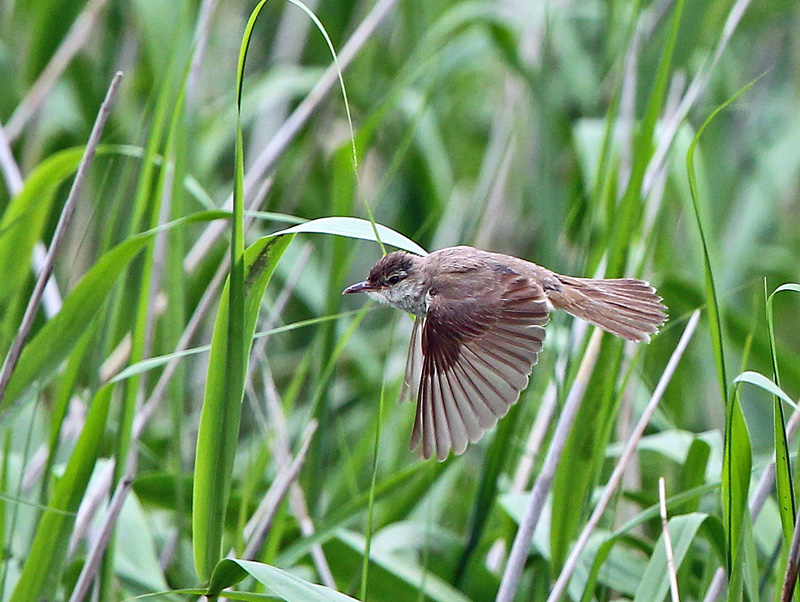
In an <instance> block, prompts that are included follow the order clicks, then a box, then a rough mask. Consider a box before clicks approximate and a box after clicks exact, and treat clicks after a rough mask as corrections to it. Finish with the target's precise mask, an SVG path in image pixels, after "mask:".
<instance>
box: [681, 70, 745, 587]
mask: <svg viewBox="0 0 800 602" xmlns="http://www.w3.org/2000/svg"><path fill="white" fill-rule="evenodd" d="M756 81H758V79H755V80H753V81H751V82H750V83H748V84H747V85H746V86H744V87H743V88H741V89H740V90H738V91H737V92H736V94H734V95H733V96H731V97H730V98H729V99H728V100H726V101H725V102H724V103H723V104H722V105H720V106H719V107H717V108H716V109H715V110H714V111H713V112H712V113H711V115H709V117H708V118H707V119H706V120H705V122H704V123H703V125H702V126H701V127H700V129H699V130H697V134H695V136H694V139H693V140H692V143H691V144H690V145H689V150H688V152H687V153H686V171H687V175H688V178H689V192H690V196H691V199H692V208H693V210H694V216H695V221H696V223H697V229H698V232H699V234H700V243H701V246H702V250H703V269H704V273H705V288H706V306H707V307H708V321H709V328H710V330H711V342H712V347H713V352H714V363H715V365H716V369H717V378H718V381H719V387H720V393H721V395H722V400H723V403H724V404H725V406H726V413H725V451H724V458H723V475H722V512H723V517H724V522H725V532H726V536H727V538H728V549H727V554H726V563H725V564H726V568H727V570H728V576H729V579H730V581H731V587H729V588H728V592H729V595H736V594H735V593H734V590H735V589H736V588H735V587H734V582H735V579H736V575H733V574H732V571H733V568H734V566H733V559H734V558H736V557H738V555H739V540H740V537H741V530H742V519H743V517H744V512H745V507H746V504H747V490H748V485H749V482H750V470H749V467H750V465H751V463H752V457H751V455H750V438H749V434H748V433H747V426H746V424H745V422H744V416H743V415H742V409H741V407H740V406H739V402H738V396H737V395H736V394H735V393H734V395H733V396H732V397H731V398H730V400H729V395H728V384H727V383H728V378H727V375H726V372H725V354H724V348H723V340H722V319H721V317H720V307H719V300H718V299H717V291H716V287H715V285H714V274H713V272H712V269H711V256H710V253H709V250H708V242H707V240H706V235H705V230H704V229H703V222H702V219H701V218H700V201H699V198H698V192H697V176H696V174H695V170H694V153H695V150H696V148H697V144H698V142H699V141H700V137H701V136H702V135H703V132H705V130H706V128H707V127H708V125H709V124H710V123H711V121H712V120H713V119H714V117H716V116H717V115H718V114H719V113H720V111H722V110H723V109H724V108H725V107H727V106H728V105H729V104H731V103H732V102H733V101H734V100H736V99H737V98H738V97H739V96H741V95H742V94H744V93H745V92H746V91H747V90H749V89H750V87H751V86H752V85H753V84H754V83H755V82H756ZM744 468H747V470H746V471H744V470H743V469H744ZM736 572H737V574H738V573H740V572H741V571H740V570H737V571H736ZM739 595H741V592H739Z"/></svg>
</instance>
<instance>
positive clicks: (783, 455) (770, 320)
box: [754, 282, 800, 550]
mask: <svg viewBox="0 0 800 602" xmlns="http://www.w3.org/2000/svg"><path fill="white" fill-rule="evenodd" d="M764 286H765V287H766V282H765V283H764ZM782 291H791V292H796V293H800V285H798V284H793V283H789V284H784V285H783V286H780V287H778V288H777V289H775V290H774V291H773V292H772V294H771V295H769V296H768V297H767V335H768V337H769V354H770V359H771V361H772V378H773V379H774V382H770V383H768V385H767V388H771V387H774V388H775V389H777V390H778V392H779V393H778V394H776V393H775V392H773V398H774V400H775V402H774V411H773V414H774V423H775V429H774V433H775V434H774V437H775V439H774V440H775V486H776V489H777V498H778V510H779V512H780V516H781V527H782V528H783V546H784V550H788V549H789V547H790V545H791V541H792V532H793V530H794V524H795V521H796V520H797V509H796V507H795V497H794V483H793V480H792V467H791V463H790V461H789V441H788V439H787V435H786V416H785V414H784V411H783V404H781V402H780V400H781V399H784V400H785V399H786V398H788V395H786V394H785V393H784V394H783V395H780V393H782V392H783V390H782V389H781V380H780V370H779V369H778V354H777V345H776V344H775V324H774V310H775V308H774V299H775V295H776V294H778V293H779V292H782ZM765 292H766V291H765ZM759 376H760V375H759ZM754 384H755V383H754ZM762 388H763V387H762Z"/></svg>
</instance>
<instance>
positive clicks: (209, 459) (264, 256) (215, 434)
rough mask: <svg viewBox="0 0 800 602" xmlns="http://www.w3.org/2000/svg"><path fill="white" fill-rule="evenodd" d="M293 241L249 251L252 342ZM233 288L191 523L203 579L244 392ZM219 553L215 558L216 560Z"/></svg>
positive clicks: (217, 539) (201, 442)
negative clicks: (234, 364) (238, 374)
mask: <svg viewBox="0 0 800 602" xmlns="http://www.w3.org/2000/svg"><path fill="white" fill-rule="evenodd" d="M291 240H292V237H291V236H281V237H278V238H274V237H265V238H262V239H260V240H259V241H257V242H256V243H255V244H253V245H252V246H250V247H249V248H248V249H247V251H246V252H245V254H244V267H245V270H246V273H247V276H246V286H247V291H246V292H247V295H246V298H245V299H243V302H244V303H243V305H244V308H243V312H242V313H243V316H244V317H245V323H244V324H243V325H242V331H243V332H242V333H241V336H242V337H244V340H246V341H247V342H248V344H249V341H250V340H252V337H253V333H254V331H255V327H256V321H257V318H258V310H259V308H260V307H261V298H262V296H263V294H264V289H265V288H266V286H267V284H268V282H269V280H270V277H271V276H272V273H273V271H274V270H275V266H276V265H277V263H278V260H279V259H280V258H281V256H282V255H283V252H284V251H285V249H286V247H287V246H288V244H289V243H290V242H291ZM229 289H230V285H229V284H226V286H225V290H224V291H223V293H222V299H221V302H220V308H219V311H218V313H217V320H216V324H215V326H214V334H213V336H212V340H211V355H210V357H209V365H208V377H207V379H206V389H205V397H204V403H203V409H202V412H201V415H200V426H199V430H198V434H197V454H196V461H195V471H194V475H195V476H194V494H193V508H192V526H193V541H194V555H195V556H194V557H195V568H196V569H197V571H198V574H199V575H200V576H201V578H202V579H208V578H209V577H210V576H211V573H212V572H213V570H214V567H215V566H216V563H217V562H218V561H219V557H220V554H221V552H222V534H223V531H224V526H225V520H224V518H225V512H226V507H227V501H228V500H227V498H228V496H229V495H230V487H231V479H232V474H231V473H232V470H233V460H234V455H235V451H236V443H237V441H238V434H239V421H240V417H241V402H242V395H243V394H244V381H243V380H242V381H241V382H240V385H239V386H240V389H239V390H238V391H231V389H230V387H231V384H230V374H229V373H228V371H227V367H228V363H227V362H228V360H227V357H228V351H229V345H228V338H229V336H230V335H229V331H228V326H227V325H228V311H229V310H228V307H229V306H228V303H227V300H228V295H229ZM245 361H246V360H245ZM226 391H227V392H230V393H232V394H235V397H234V399H230V398H229V397H226V395H225V392H226ZM234 402H236V403H234ZM231 406H233V407H231ZM215 556H216V560H215V561H214V562H213V563H212V559H214V557H215Z"/></svg>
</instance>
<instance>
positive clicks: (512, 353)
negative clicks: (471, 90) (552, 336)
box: [344, 246, 667, 461]
mask: <svg viewBox="0 0 800 602" xmlns="http://www.w3.org/2000/svg"><path fill="white" fill-rule="evenodd" d="M360 292H365V293H368V294H369V295H370V296H371V297H374V298H375V299H378V300H379V301H382V302H384V303H388V304H390V305H392V306H394V307H397V308H399V309H402V310H405V311H407V312H409V313H411V314H413V315H414V316H415V320H414V326H413V329H412V333H411V344H410V346H409V350H408V360H407V362H406V370H405V377H404V381H403V392H402V394H401V395H402V396H403V397H405V398H409V399H412V400H413V399H416V401H417V410H416V417H415V420H414V428H413V430H412V433H411V449H412V450H413V449H416V448H417V447H418V446H419V445H420V444H421V445H422V456H423V457H424V458H426V459H427V458H430V457H431V456H432V455H434V453H435V454H436V457H437V458H438V459H439V461H443V460H445V459H446V458H447V456H448V455H449V453H450V450H451V449H452V450H453V452H454V453H455V454H461V453H463V452H464V450H465V449H466V448H467V445H468V443H469V442H473V443H474V442H476V441H478V440H479V439H480V438H481V437H482V436H483V433H484V432H485V431H486V430H488V429H490V428H492V427H493V426H494V425H495V424H496V423H497V421H498V419H500V418H501V417H503V416H505V414H506V413H507V412H508V409H509V408H510V407H511V405H512V404H514V403H515V402H516V401H517V399H519V395H520V392H521V391H522V390H524V389H525V387H527V386H528V377H529V376H530V373H531V370H532V368H533V366H534V365H535V364H536V362H537V361H538V359H539V352H540V351H541V350H542V343H543V341H544V337H545V328H544V327H545V325H546V324H547V322H548V320H549V317H550V310H551V309H552V308H553V307H556V308H559V309H563V310H565V311H567V312H568V313H570V314H572V315H573V316H575V317H578V318H581V319H583V320H585V321H587V322H589V323H590V324H594V325H595V326H599V327H600V328H602V329H603V330H606V331H608V332H610V333H612V334H615V335H617V336H619V337H622V338H623V339H627V340H629V341H649V340H650V335H652V334H655V333H656V332H657V331H658V329H659V327H660V326H661V325H662V324H663V323H664V321H665V320H666V318H667V308H666V306H664V304H663V303H662V302H661V297H659V296H658V295H657V294H656V290H655V289H654V288H653V287H652V286H650V284H649V283H648V282H645V281H643V280H637V279H634V278H616V279H591V278H576V277H572V276H562V275H560V274H557V273H555V272H553V271H551V270H548V269H547V268H544V267H541V266H539V265H536V264H535V263H531V262H529V261H525V260H523V259H519V258H517V257H513V256H510V255H503V254H500V253H490V252H488V251H481V250H479V249H474V248H472V247H466V246H458V247H449V248H446V249H440V250H438V251H434V252H433V253H431V254H430V255H427V256H424V257H422V256H419V255H413V254H411V253H406V252H405V251H395V252H393V253H389V254H388V255H385V256H384V257H382V258H381V259H380V260H379V261H378V262H377V263H376V264H375V265H374V266H373V268H372V269H371V270H370V272H369V276H368V277H367V279H366V280H364V281H363V282H359V283H357V284H354V285H352V286H350V287H348V288H346V289H345V290H344V294H349V293H360Z"/></svg>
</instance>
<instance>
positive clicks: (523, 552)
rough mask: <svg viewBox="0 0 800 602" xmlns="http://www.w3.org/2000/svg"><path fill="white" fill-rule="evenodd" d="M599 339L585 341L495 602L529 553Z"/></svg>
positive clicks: (505, 594) (503, 600) (512, 584)
mask: <svg viewBox="0 0 800 602" xmlns="http://www.w3.org/2000/svg"><path fill="white" fill-rule="evenodd" d="M602 337H603V331H602V330H600V329H599V328H595V329H594V331H593V332H592V336H591V338H590V339H589V344H588V346H587V347H586V352H585V353H584V355H583V359H582V360H581V364H580V366H579V367H578V373H577V375H576V376H575V380H574V381H573V383H572V388H571V389H570V391H569V394H568V395H567V400H566V402H565V403H564V408H563V409H562V410H561V416H559V419H558V422H557V423H556V428H555V431H554V433H553V439H552V441H551V442H550V447H549V448H548V450H547V456H546V457H545V459H544V464H543V465H542V470H541V472H540V473H539V476H538V477H537V478H536V482H535V483H534V484H533V489H532V490H531V496H530V498H529V500H528V504H527V506H526V507H525V514H524V516H523V517H522V521H521V522H520V525H519V528H518V529H517V535H516V537H515V538H514V544H513V545H512V546H511V553H510V554H509V556H508V562H506V568H505V571H504V572H503V577H502V580H501V581H500V589H499V590H498V592H497V598H496V602H512V600H513V599H514V595H515V594H516V592H517V587H518V585H519V580H520V578H521V577H522V571H523V569H524V568H525V560H526V559H527V558H528V552H529V551H530V546H531V541H532V539H533V533H534V531H536V525H537V524H538V523H539V518H540V517H541V514H542V509H543V508H544V502H545V499H546V498H547V494H548V493H549V491H550V488H551V486H552V484H553V478H554V477H555V474H556V468H557V467H558V462H559V460H560V459H561V454H562V452H563V451H564V446H565V445H566V443H567V437H568V436H569V432H570V430H571V429H572V423H573V422H574V421H575V416H577V414H578V408H579V407H580V404H581V401H582V400H583V394H584V392H585V391H586V386H587V385H588V384H589V378H590V377H591V375H592V371H593V370H594V366H595V363H596V362H597V356H598V354H599V353H600V341H601V340H602Z"/></svg>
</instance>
